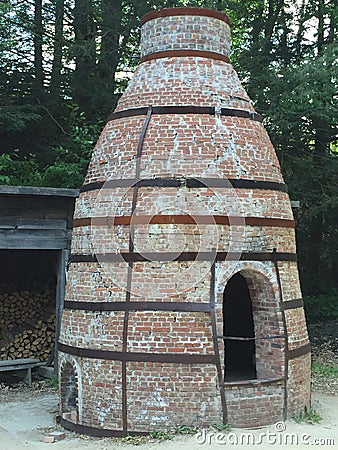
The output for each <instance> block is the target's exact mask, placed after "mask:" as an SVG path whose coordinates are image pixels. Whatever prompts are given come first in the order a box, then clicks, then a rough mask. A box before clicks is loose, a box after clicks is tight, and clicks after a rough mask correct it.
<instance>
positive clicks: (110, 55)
mask: <svg viewBox="0 0 338 450" xmlns="http://www.w3.org/2000/svg"><path fill="white" fill-rule="evenodd" d="M101 14H102V22H101V33H102V39H101V48H100V57H99V62H98V78H99V81H100V88H101V99H100V103H101V105H102V106H103V107H104V108H105V109H106V112H107V113H108V112H109V110H110V109H112V108H113V107H114V106H115V105H114V89H115V73H116V69H117V66H118V63H119V40H120V35H121V18H122V0H101Z"/></svg>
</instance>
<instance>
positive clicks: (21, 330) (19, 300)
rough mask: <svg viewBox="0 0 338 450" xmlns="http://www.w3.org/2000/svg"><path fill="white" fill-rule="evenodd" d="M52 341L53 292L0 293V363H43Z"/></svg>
mask: <svg viewBox="0 0 338 450" xmlns="http://www.w3.org/2000/svg"><path fill="white" fill-rule="evenodd" d="M54 341H55V294H54V290H53V289H44V290H43V291H36V290H31V291H29V290H25V291H21V290H9V289H8V288H7V289H6V292H2V293H0V360H5V359H18V358H37V359H40V361H47V360H48V358H49V357H50V355H51V353H52V351H53V347H54Z"/></svg>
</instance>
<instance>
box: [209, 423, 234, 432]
mask: <svg viewBox="0 0 338 450" xmlns="http://www.w3.org/2000/svg"><path fill="white" fill-rule="evenodd" d="M211 426H212V428H214V429H215V430H217V431H228V430H230V428H231V425H230V424H229V423H226V424H223V423H213V424H212V425H211Z"/></svg>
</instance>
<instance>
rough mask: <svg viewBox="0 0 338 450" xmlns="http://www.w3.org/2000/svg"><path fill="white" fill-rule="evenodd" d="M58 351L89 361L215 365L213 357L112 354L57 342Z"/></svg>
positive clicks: (130, 353) (170, 354) (168, 354)
mask: <svg viewBox="0 0 338 450" xmlns="http://www.w3.org/2000/svg"><path fill="white" fill-rule="evenodd" d="M58 349H59V351H61V352H62V353H67V354H69V355H74V356H81V357H84V358H90V359H106V360H109V361H138V362H159V363H177V364H215V356H214V355H204V354H199V353H196V354H191V353H189V354H186V353H142V352H114V351H111V350H99V349H92V348H81V347H73V346H71V345H65V344H63V343H61V342H59V347H58Z"/></svg>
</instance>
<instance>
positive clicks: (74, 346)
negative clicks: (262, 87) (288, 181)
mask: <svg viewBox="0 0 338 450" xmlns="http://www.w3.org/2000/svg"><path fill="white" fill-rule="evenodd" d="M185 11H186V12H187V10H185ZM203 11H204V12H203V14H202V13H201V10H198V9H193V10H191V9H189V14H190V15H187V14H184V15H183V12H182V10H169V12H168V11H166V12H164V13H163V12H162V13H159V14H157V13H156V14H157V16H158V17H157V16H156V14H155V16H154V17H152V16H147V17H146V20H145V23H144V25H143V29H142V56H143V58H145V59H149V58H158V57H159V56H161V58H159V59H150V60H145V59H144V60H143V61H144V62H142V63H141V64H140V66H139V68H138V69H137V70H136V73H135V76H134V78H133V80H132V81H131V82H130V84H129V86H128V88H127V90H126V92H125V94H124V95H123V96H122V97H121V99H120V101H119V103H118V106H117V109H116V111H119V112H120V113H121V114H122V115H120V116H112V118H111V120H109V121H108V123H107V125H106V126H105V128H104V130H103V132H102V134H101V136H100V138H99V140H98V142H97V144H96V147H95V149H94V152H93V156H92V159H91V162H90V165H89V168H88V172H87V176H86V179H85V183H84V189H83V192H81V194H80V197H79V199H78V201H77V204H76V210H75V215H74V219H75V221H74V231H73V240H72V255H73V256H72V263H71V265H70V269H69V272H68V281H67V292H66V303H65V311H64V313H63V318H62V329H61V336H60V350H61V351H60V366H61V367H70V366H66V365H67V364H71V367H74V370H75V371H76V377H77V387H78V391H77V395H78V399H77V411H76V412H75V413H74V414H73V415H72V416H71V417H70V416H69V412H68V411H67V407H66V406H65V402H64V401H63V400H62V401H61V414H62V415H64V418H65V419H66V420H68V422H66V423H64V425H65V426H68V427H73V428H74V426H75V429H76V430H77V431H80V432H85V433H94V434H97V435H100V433H102V432H103V431H102V430H108V431H106V432H107V433H111V434H114V433H115V432H116V433H119V434H120V435H121V434H122V435H123V434H126V433H127V432H128V431H137V432H145V431H150V430H152V429H165V428H167V427H168V426H174V425H177V424H194V425H195V424H196V425H205V424H208V423H209V424H210V423H219V422H221V421H222V420H223V415H224V404H225V403H226V405H227V409H228V421H229V423H231V425H235V426H258V425H265V424H267V423H273V422H275V421H277V420H281V419H282V418H283V416H284V415H285V413H286V412H287V413H288V414H289V416H290V417H291V416H292V414H294V412H297V411H300V410H302V409H303V407H304V405H308V404H309V395H310V385H309V380H310V376H309V374H310V356H309V353H308V347H307V344H308V336H307V330H306V323H305V317H304V311H303V307H302V303H301V300H300V299H301V290H300V284H299V277H298V269H297V263H296V260H295V253H296V245H295V232H294V222H293V214H292V210H291V205H290V200H289V197H288V194H287V192H286V189H285V186H284V184H283V183H284V182H283V178H282V174H281V169H280V165H279V162H278V159H277V156H276V153H275V151H274V149H273V146H272V144H271V142H270V140H269V137H268V134H267V132H266V130H265V129H264V126H263V124H262V122H261V121H260V120H259V118H258V116H257V115H255V111H254V108H253V106H252V103H251V101H250V99H249V98H248V96H247V94H246V93H245V91H244V89H243V88H242V86H241V84H240V82H239V79H238V77H237V74H236V73H235V71H234V69H233V68H232V66H231V64H230V63H229V62H227V56H228V54H229V48H230V39H229V25H228V21H227V20H226V18H223V19H222V16H220V15H219V13H214V12H210V11H209V12H208V11H205V10H203ZM161 14H162V15H161ZM177 50H180V51H181V50H183V51H184V52H185V53H184V54H182V53H181V54H177V53H176V54H173V53H172V52H173V51H175V52H176V51H177ZM189 51H190V52H193V53H191V54H189ZM156 52H157V54H156ZM158 52H169V53H161V55H159V54H158ZM187 52H188V53H187ZM196 52H198V54H197V53H196ZM203 52H204V53H203ZM205 52H208V53H205ZM210 52H211V53H210ZM153 54H155V56H154V55H153ZM217 54H218V55H219V56H217ZM152 55H153V56H152ZM149 105H152V106H153V107H167V106H171V107H172V106H174V107H178V106H179V107H182V106H187V107H189V108H190V107H207V108H209V109H208V110H199V111H197V110H190V111H185V112H184V110H182V109H181V110H179V111H177V110H175V111H171V112H170V113H167V112H165V111H163V110H162V111H161V110H157V112H156V110H154V112H153V114H152V115H151V117H150V120H149V123H148V126H147V129H146V130H145V128H144V127H145V123H146V122H145V120H146V117H145V113H146V110H147V107H148V106H149ZM141 107H142V108H145V109H144V110H142V111H140V110H137V109H136V110H134V108H141ZM210 108H212V110H211V111H210ZM222 108H227V109H226V110H225V112H224V110H222ZM131 109H132V111H127V110H131ZM130 115H131V116H130ZM129 116H130V117H129ZM142 130H143V131H142ZM141 135H143V139H141V140H140V136H141ZM140 146H141V157H140V159H139V160H137V158H136V155H137V152H138V150H140ZM135 178H138V179H140V180H141V181H142V180H143V181H144V180H146V181H147V183H148V184H147V185H138V187H137V188H135V182H136V181H137V180H135ZM158 179H160V181H161V182H160V183H158V184H156V183H157V181H156V180H158ZM192 179H195V181H196V179H198V180H201V183H202V184H200V185H198V186H196V185H195V186H192V185H193V184H194V183H192V185H191V184H190V185H189V180H190V181H191V180H192ZM126 180H127V181H128V180H129V181H128V183H126ZM215 180H216V181H222V182H224V184H223V185H222V187H220V186H219V185H217V183H215ZM226 180H232V181H231V182H226ZM155 181H156V183H155ZM109 182H110V183H111V184H109ZM152 182H154V183H153V185H152ZM171 182H173V183H174V184H170V183H171ZM236 182H237V185H236ZM107 183H108V184H107ZM114 183H115V184H114ZM161 183H162V184H161ZM191 186H192V187H191ZM150 253H152V254H151V255H150ZM274 258H277V259H278V260H276V261H275V260H274ZM213 270H214V272H215V277H213V275H212V274H213ZM237 272H240V274H241V275H242V276H243V277H244V279H245V280H246V283H247V285H248V288H249V292H250V298H251V301H252V311H253V322H254V330H255V339H256V340H255V345H256V352H255V359H256V370H257V380H241V381H239V382H226V383H224V372H225V358H226V354H225V350H224V348H225V346H224V341H223V338H222V336H223V293H224V290H225V288H226V286H227V283H228V282H229V280H230V279H231V277H232V276H233V275H234V274H235V273H237ZM214 287H215V290H214ZM153 358H155V360H154V359H153ZM156 358H157V359H156ZM196 358H197V359H196ZM60 374H61V375H60V377H61V391H60V392H61V397H64V395H65V394H64V392H65V390H64V389H63V388H62V386H63V383H65V382H67V381H66V379H67V377H66V375H67V371H66V372H62V369H61V372H60ZM68 378H69V376H68ZM223 383H224V388H225V398H223V399H222V390H221V389H220V386H221V385H222V384H223ZM62 389H63V390H62ZM284 394H286V395H284ZM285 398H286V399H287V404H286V403H285ZM285 406H286V407H287V411H286V410H285ZM67 413H68V415H67ZM70 422H72V423H73V425H70ZM74 424H75V425H74ZM81 427H82V428H81ZM83 427H85V428H83Z"/></svg>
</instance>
